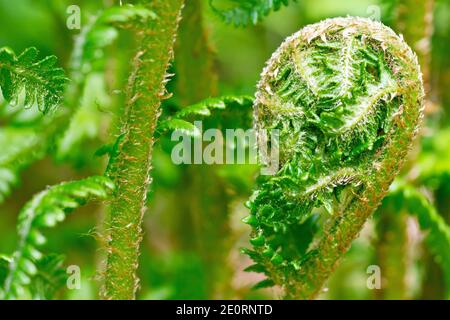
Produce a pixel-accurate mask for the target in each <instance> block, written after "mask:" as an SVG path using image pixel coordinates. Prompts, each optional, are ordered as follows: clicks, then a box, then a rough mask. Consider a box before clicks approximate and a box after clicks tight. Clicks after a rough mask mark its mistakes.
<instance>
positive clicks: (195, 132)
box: [158, 119, 201, 137]
mask: <svg viewBox="0 0 450 320" xmlns="http://www.w3.org/2000/svg"><path fill="white" fill-rule="evenodd" d="M167 131H179V132H181V133H182V134H184V135H186V136H188V137H200V135H201V132H200V130H199V128H197V127H196V126H195V125H193V124H192V123H190V122H188V121H185V120H182V119H169V120H165V121H163V122H162V123H161V125H160V126H158V132H167Z"/></svg>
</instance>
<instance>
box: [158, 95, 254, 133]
mask: <svg viewBox="0 0 450 320" xmlns="http://www.w3.org/2000/svg"><path fill="white" fill-rule="evenodd" d="M252 105H253V98H252V97H250V96H223V97H218V98H209V99H205V100H203V101H201V102H199V103H196V104H194V105H191V106H188V107H185V108H183V109H181V110H180V111H178V112H177V113H175V115H174V116H173V118H171V119H166V120H163V121H160V122H159V123H158V128H157V132H158V133H159V134H160V135H162V134H164V133H166V132H168V131H174V130H181V131H183V132H185V134H187V135H188V136H198V135H199V134H201V133H200V132H199V130H198V128H197V127H195V126H194V125H193V124H192V123H191V122H190V121H194V120H200V119H201V118H205V117H211V116H212V115H213V113H214V111H218V110H225V111H227V112H229V111H231V110H236V109H237V110H243V111H244V113H246V114H249V113H250V112H249V111H250V110H251V107H252ZM235 121H236V120H235Z"/></svg>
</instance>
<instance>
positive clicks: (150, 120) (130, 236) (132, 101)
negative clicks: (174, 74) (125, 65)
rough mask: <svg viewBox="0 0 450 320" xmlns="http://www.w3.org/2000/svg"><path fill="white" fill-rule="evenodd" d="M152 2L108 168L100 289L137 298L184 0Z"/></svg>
mask: <svg viewBox="0 0 450 320" xmlns="http://www.w3.org/2000/svg"><path fill="white" fill-rule="evenodd" d="M148 6H149V8H150V9H151V10H152V11H153V12H155V13H156V15H157V19H156V20H155V21H154V22H151V24H150V25H146V24H143V23H141V24H138V25H137V35H138V43H139V49H138V50H137V53H136V55H135V57H134V60H133V63H132V68H133V71H132V74H131V76H130V78H129V84H128V89H127V99H128V103H127V106H126V110H125V114H124V116H123V124H122V130H121V131H122V137H123V139H121V141H120V143H119V145H118V154H117V155H116V157H115V158H114V159H112V161H113V163H112V166H111V171H110V176H111V178H112V179H113V181H114V183H115V185H116V186H117V192H116V193H115V196H114V197H113V199H112V202H111V206H110V221H109V222H108V226H107V229H108V230H109V231H108V237H109V239H108V245H109V247H108V248H107V264H106V270H105V275H104V285H103V290H102V298H105V299H134V298H135V295H136V291H137V289H138V286H139V279H138V276H137V275H136V271H137V268H138V259H139V246H140V242H141V240H142V219H143V214H144V212H145V210H146V197H147V190H148V186H149V184H150V182H151V178H150V176H149V174H150V170H151V159H152V151H153V143H154V138H153V135H154V132H155V127H156V123H157V120H158V117H159V114H160V104H161V101H162V100H163V99H164V98H166V97H167V94H166V92H165V83H166V82H167V74H166V72H167V68H168V66H169V63H170V61H171V59H172V56H173V44H174V40H175V36H176V32H177V28H178V23H179V19H180V12H181V8H182V6H183V0H155V1H152V2H151V4H150V5H148Z"/></svg>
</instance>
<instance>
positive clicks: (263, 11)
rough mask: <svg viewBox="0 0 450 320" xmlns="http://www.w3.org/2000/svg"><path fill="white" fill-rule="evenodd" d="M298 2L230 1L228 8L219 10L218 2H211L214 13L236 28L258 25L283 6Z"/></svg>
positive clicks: (291, 0)
mask: <svg viewBox="0 0 450 320" xmlns="http://www.w3.org/2000/svg"><path fill="white" fill-rule="evenodd" d="M296 1H297V0H228V1H227V2H228V6H227V7H226V8H218V7H216V6H215V5H214V2H217V0H209V4H210V6H211V8H212V9H213V11H214V12H215V13H216V14H217V15H218V16H219V17H220V18H221V19H223V20H224V21H225V22H226V23H229V24H231V23H232V24H234V25H235V26H247V25H248V24H250V23H252V24H257V23H258V22H259V21H261V20H262V19H263V18H264V17H266V16H267V15H269V14H270V13H271V12H272V11H278V10H279V9H280V8H281V7H282V6H288V5H289V3H292V2H296Z"/></svg>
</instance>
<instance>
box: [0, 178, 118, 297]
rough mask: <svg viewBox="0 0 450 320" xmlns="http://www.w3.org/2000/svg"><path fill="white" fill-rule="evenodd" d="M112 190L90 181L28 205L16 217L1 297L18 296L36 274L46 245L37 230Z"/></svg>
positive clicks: (49, 193)
mask: <svg viewBox="0 0 450 320" xmlns="http://www.w3.org/2000/svg"><path fill="white" fill-rule="evenodd" d="M112 190H113V185H112V182H111V181H110V180H109V179H108V178H106V177H102V176H100V177H90V178H87V179H84V180H80V181H73V182H65V183H62V184H59V185H56V186H53V187H51V188H49V189H48V190H45V191H43V192H41V193H39V194H37V195H36V196H35V197H34V198H33V199H32V200H31V201H30V202H28V203H27V204H26V205H25V207H24V208H23V209H22V211H21V212H20V214H19V218H18V227H17V229H18V233H19V243H18V247H17V250H16V251H15V253H14V255H13V256H12V260H11V263H10V265H9V272H8V276H7V278H6V280H5V285H4V296H5V297H6V298H16V297H20V296H22V295H23V293H24V288H25V286H27V285H28V284H30V282H31V277H32V276H34V275H36V274H37V273H38V272H39V270H38V265H39V263H40V262H39V261H40V260H41V259H42V258H43V255H42V253H41V252H40V251H39V247H40V246H42V245H43V244H44V243H45V241H46V238H45V236H44V235H43V234H42V232H41V229H43V228H50V227H54V226H55V225H56V224H57V223H59V222H61V221H63V220H64V219H65V217H66V214H67V213H69V212H71V211H72V210H74V209H76V208H78V207H79V206H81V205H83V204H85V203H86V202H88V201H90V200H93V199H105V198H106V197H107V196H108V194H109V193H110V192H111V191H112Z"/></svg>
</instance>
